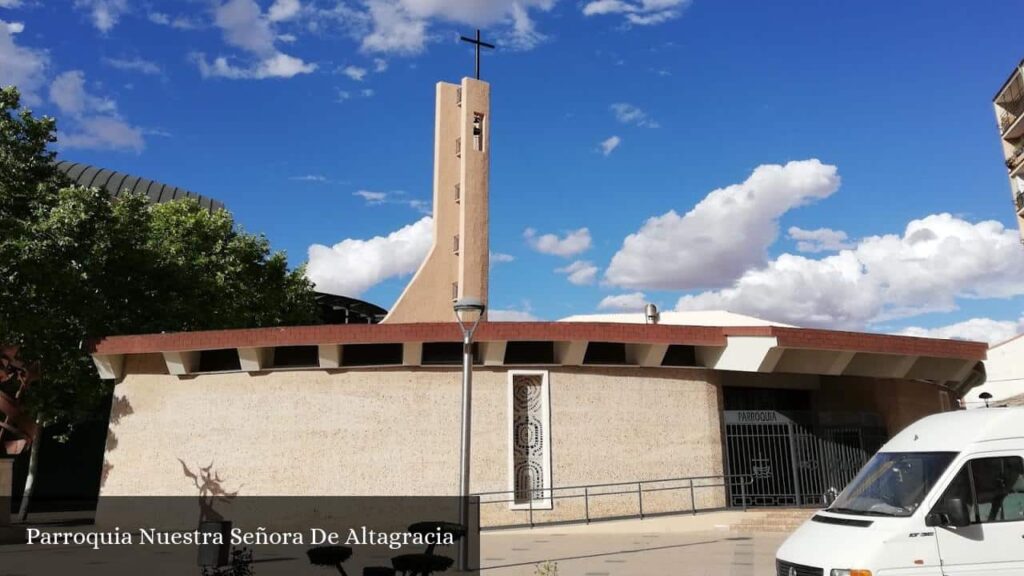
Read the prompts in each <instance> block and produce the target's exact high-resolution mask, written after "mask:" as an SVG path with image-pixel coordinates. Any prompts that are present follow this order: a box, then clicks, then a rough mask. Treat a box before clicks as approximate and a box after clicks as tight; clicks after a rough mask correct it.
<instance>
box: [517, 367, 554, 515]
mask: <svg viewBox="0 0 1024 576" xmlns="http://www.w3.org/2000/svg"><path fill="white" fill-rule="evenodd" d="M548 398H549V393H548V373H547V372H538V371H519V370H516V371H512V372H509V442H510V443H511V450H509V455H510V462H509V472H510V476H511V477H510V479H509V480H510V484H511V491H512V494H513V498H512V500H513V502H512V504H511V507H512V508H513V509H516V508H528V507H533V508H551V502H552V501H551V491H550V488H551V449H550V446H551V433H550V430H549V427H550V418H551V417H550V414H551V411H550V406H549V405H548Z"/></svg>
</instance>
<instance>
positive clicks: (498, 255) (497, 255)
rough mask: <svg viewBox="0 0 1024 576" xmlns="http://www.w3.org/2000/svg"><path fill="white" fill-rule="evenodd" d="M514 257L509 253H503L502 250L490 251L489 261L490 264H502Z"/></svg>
mask: <svg viewBox="0 0 1024 576" xmlns="http://www.w3.org/2000/svg"><path fill="white" fill-rule="evenodd" d="M515 259H516V257H515V256H513V255H511V254H504V253H502V252H491V255H490V261H491V264H504V263H506V262H512V261H513V260H515Z"/></svg>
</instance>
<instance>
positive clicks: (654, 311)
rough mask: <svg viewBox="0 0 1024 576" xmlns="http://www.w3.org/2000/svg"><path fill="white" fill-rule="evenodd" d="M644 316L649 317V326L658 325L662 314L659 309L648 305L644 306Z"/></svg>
mask: <svg viewBox="0 0 1024 576" xmlns="http://www.w3.org/2000/svg"><path fill="white" fill-rule="evenodd" d="M644 316H646V317H647V324H657V323H658V320H660V319H661V314H660V313H659V312H658V307H657V306H655V305H654V304H648V305H647V306H644Z"/></svg>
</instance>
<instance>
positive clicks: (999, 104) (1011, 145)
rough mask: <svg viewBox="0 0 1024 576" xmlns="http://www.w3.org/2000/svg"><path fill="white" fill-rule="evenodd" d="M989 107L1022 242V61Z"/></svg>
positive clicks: (1023, 227) (1023, 143) (1023, 175)
mask: <svg viewBox="0 0 1024 576" xmlns="http://www.w3.org/2000/svg"><path fill="white" fill-rule="evenodd" d="M992 103H993V106H994V107H995V112H996V122H997V123H998V124H999V137H1000V144H1002V146H1003V158H1004V159H1005V162H1006V169H1007V173H1008V174H1009V178H1010V190H1011V192H1012V195H1013V207H1014V212H1015V214H1016V216H1017V225H1018V226H1019V227H1020V230H1021V239H1022V240H1021V241H1022V242H1024V60H1022V61H1021V62H1020V63H1018V64H1017V66H1016V67H1015V68H1014V69H1013V72H1012V73H1011V74H1010V77H1009V78H1007V79H1006V82H1005V83H1003V85H1002V87H1000V88H999V92H997V93H996V96H995V98H994V99H993V101H992Z"/></svg>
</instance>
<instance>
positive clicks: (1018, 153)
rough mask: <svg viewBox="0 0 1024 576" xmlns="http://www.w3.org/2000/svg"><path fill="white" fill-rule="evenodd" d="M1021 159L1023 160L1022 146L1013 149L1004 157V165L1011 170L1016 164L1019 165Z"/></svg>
mask: <svg viewBox="0 0 1024 576" xmlns="http://www.w3.org/2000/svg"><path fill="white" fill-rule="evenodd" d="M1021 161H1024V146H1019V147H1017V148H1014V149H1013V152H1011V153H1010V157H1009V158H1007V159H1006V167H1007V168H1008V169H1010V171H1011V172H1012V171H1013V170H1014V169H1015V168H1017V166H1020V163H1021Z"/></svg>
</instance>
